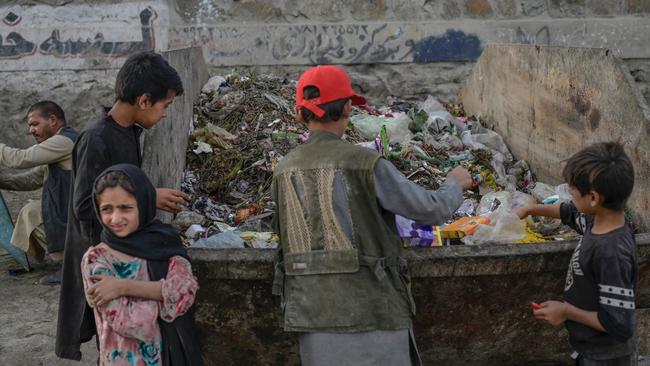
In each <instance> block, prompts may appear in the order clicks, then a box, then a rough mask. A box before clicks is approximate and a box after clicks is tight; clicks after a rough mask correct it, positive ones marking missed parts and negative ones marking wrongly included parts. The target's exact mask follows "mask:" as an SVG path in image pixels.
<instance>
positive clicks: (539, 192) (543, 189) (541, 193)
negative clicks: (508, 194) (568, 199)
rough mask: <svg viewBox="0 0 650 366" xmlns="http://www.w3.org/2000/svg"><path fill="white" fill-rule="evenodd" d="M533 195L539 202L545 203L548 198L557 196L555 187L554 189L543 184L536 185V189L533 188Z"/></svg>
mask: <svg viewBox="0 0 650 366" xmlns="http://www.w3.org/2000/svg"><path fill="white" fill-rule="evenodd" d="M531 193H532V194H533V197H535V199H536V200H537V201H538V202H543V201H544V200H545V199H547V198H548V197H551V196H552V195H554V194H556V193H555V187H552V186H550V185H548V184H546V183H542V182H537V183H535V187H533V189H532V190H531Z"/></svg>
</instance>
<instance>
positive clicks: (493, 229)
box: [461, 209, 526, 245]
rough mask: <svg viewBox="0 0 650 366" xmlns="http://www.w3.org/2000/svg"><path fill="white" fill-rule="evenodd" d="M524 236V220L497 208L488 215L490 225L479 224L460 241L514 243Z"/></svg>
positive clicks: (475, 243) (469, 243)
mask: <svg viewBox="0 0 650 366" xmlns="http://www.w3.org/2000/svg"><path fill="white" fill-rule="evenodd" d="M524 237H526V222H525V221H524V220H520V219H519V216H517V215H516V214H515V213H513V212H511V211H508V210H507V209H499V210H497V211H495V212H493V213H492V214H491V215H490V225H479V227H478V228H477V229H476V231H475V232H474V235H472V236H466V237H464V238H463V239H461V241H462V242H463V243H464V244H466V245H477V244H486V243H499V244H508V243H515V242H516V241H518V240H521V239H523V238H524Z"/></svg>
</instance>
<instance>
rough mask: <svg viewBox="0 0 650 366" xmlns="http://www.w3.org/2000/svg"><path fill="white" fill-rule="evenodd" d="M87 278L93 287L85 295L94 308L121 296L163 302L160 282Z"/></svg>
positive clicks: (102, 276) (100, 276)
mask: <svg viewBox="0 0 650 366" xmlns="http://www.w3.org/2000/svg"><path fill="white" fill-rule="evenodd" d="M88 278H89V280H90V281H92V282H94V285H92V286H91V287H90V288H89V289H88V290H87V291H86V293H87V295H88V296H89V297H90V298H92V300H93V302H94V303H95V305H96V306H101V305H104V304H106V303H108V302H109V301H111V300H113V299H116V298H118V297H121V296H130V297H137V298H141V299H147V300H155V301H163V296H162V282H161V281H139V280H125V279H119V278H116V277H113V276H106V275H91V276H89V277H88Z"/></svg>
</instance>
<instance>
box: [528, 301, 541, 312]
mask: <svg viewBox="0 0 650 366" xmlns="http://www.w3.org/2000/svg"><path fill="white" fill-rule="evenodd" d="M530 306H531V307H532V308H533V310H539V309H541V308H542V305H540V304H538V303H536V302H531V303H530Z"/></svg>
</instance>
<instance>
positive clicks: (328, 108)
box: [300, 85, 350, 122]
mask: <svg viewBox="0 0 650 366" xmlns="http://www.w3.org/2000/svg"><path fill="white" fill-rule="evenodd" d="M302 96H303V98H304V99H312V98H318V97H320V90H318V88H317V87H315V86H312V85H309V86H306V87H305V88H304V89H303V90H302ZM348 100H350V98H343V99H337V100H335V101H333V102H329V103H325V104H319V105H318V107H320V108H321V109H322V110H324V111H325V114H324V115H323V117H318V116H317V115H316V114H314V112H312V111H310V110H309V109H307V108H305V107H303V108H300V116H301V117H302V119H303V120H304V121H305V122H309V121H315V122H330V121H338V120H339V119H340V118H341V115H343V107H345V104H346V103H347V102H348Z"/></svg>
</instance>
